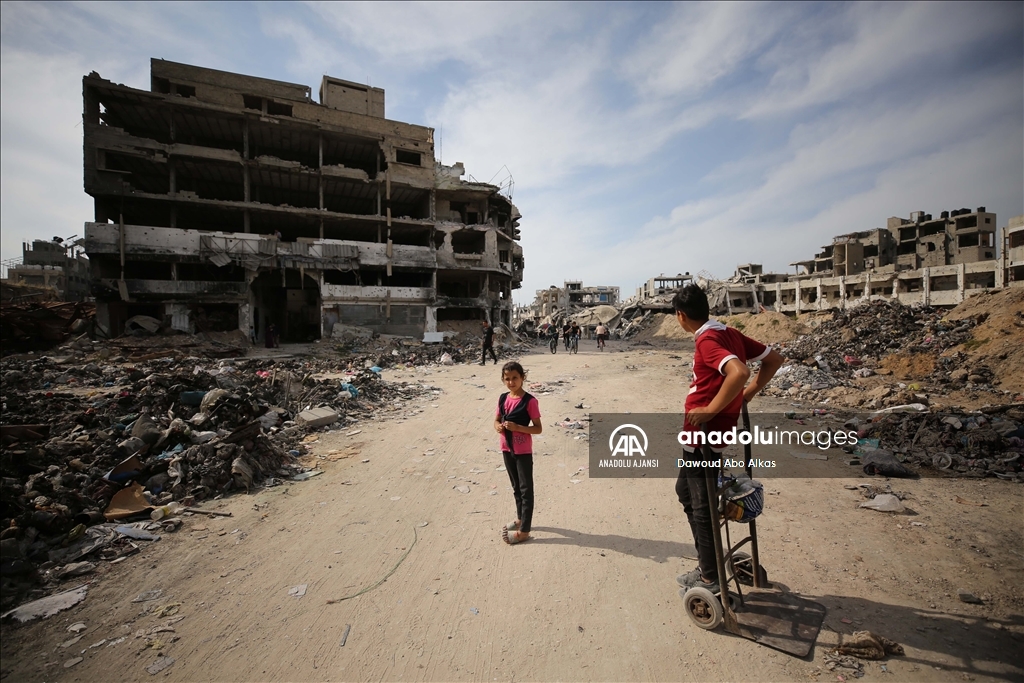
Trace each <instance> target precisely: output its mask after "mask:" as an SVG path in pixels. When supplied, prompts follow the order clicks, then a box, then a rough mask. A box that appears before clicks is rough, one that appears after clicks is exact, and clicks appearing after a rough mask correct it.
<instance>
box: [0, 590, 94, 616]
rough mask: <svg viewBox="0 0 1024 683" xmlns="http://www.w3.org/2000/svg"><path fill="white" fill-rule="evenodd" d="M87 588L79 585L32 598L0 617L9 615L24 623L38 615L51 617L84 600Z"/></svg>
mask: <svg viewBox="0 0 1024 683" xmlns="http://www.w3.org/2000/svg"><path fill="white" fill-rule="evenodd" d="M88 589H89V587H88V586H79V587H78V588H74V589H72V590H69V591H64V592H63V593H57V594H55V595H50V596H48V597H45V598H40V599H39V600H33V601H32V602H28V603H25V604H24V605H21V606H20V607H15V608H14V609H12V610H8V611H7V612H4V613H3V615H0V619H6V618H7V617H8V616H10V617H13V618H14V619H15V620H17V621H19V622H21V623H25V622H26V621H32V620H33V619H38V618H39V617H43V618H46V617H52V616H53V615H54V614H56V613H57V612H60V611H62V610H66V609H68V608H71V607H74V606H75V605H77V604H78V603H80V602H82V600H85V593H86V591H87V590H88Z"/></svg>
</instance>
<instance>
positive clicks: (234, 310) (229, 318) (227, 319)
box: [189, 304, 238, 332]
mask: <svg viewBox="0 0 1024 683" xmlns="http://www.w3.org/2000/svg"><path fill="white" fill-rule="evenodd" d="M189 322H191V323H192V324H193V325H195V327H196V332H232V331H234V330H237V329H238V304H192V305H190V306H189Z"/></svg>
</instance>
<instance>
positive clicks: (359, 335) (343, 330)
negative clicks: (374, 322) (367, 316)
mask: <svg viewBox="0 0 1024 683" xmlns="http://www.w3.org/2000/svg"><path fill="white" fill-rule="evenodd" d="M331 336H332V337H333V338H335V339H352V340H357V341H359V340H362V341H365V340H367V339H372V338H373V330H371V329H370V328H368V327H359V326H358V325H343V324H342V323H334V327H332V328H331Z"/></svg>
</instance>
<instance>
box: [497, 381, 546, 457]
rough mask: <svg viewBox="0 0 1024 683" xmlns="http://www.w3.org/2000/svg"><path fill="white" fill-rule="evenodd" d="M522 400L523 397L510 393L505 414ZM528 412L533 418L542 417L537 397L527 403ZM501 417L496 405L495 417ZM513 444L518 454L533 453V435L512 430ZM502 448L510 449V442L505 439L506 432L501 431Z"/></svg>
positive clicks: (506, 400)
mask: <svg viewBox="0 0 1024 683" xmlns="http://www.w3.org/2000/svg"><path fill="white" fill-rule="evenodd" d="M521 400H522V397H518V398H517V397H515V396H513V395H512V394H509V395H508V398H506V399H505V414H506V415H508V414H509V413H511V412H512V411H513V410H514V409H515V407H516V406H518V405H519V402H520V401H521ZM526 414H527V415H529V416H530V419H531V420H539V419H540V403H538V402H537V399H536V397H533V398H532V399H531V400H530V402H529V403H527V404H526ZM500 418H501V412H500V411H499V410H498V407H497V406H495V408H494V419H496V420H497V419H500ZM512 445H513V446H515V451H514V452H515V454H516V455H527V454H528V453H533V435H532V434H523V433H522V432H512ZM501 450H502V451H508V450H509V447H508V443H507V442H506V441H505V433H504V432H502V433H501Z"/></svg>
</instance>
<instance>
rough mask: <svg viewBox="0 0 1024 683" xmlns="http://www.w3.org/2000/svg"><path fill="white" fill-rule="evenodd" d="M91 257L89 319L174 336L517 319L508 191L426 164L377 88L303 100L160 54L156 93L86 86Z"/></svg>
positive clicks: (430, 327)
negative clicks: (144, 320) (146, 319)
mask: <svg viewBox="0 0 1024 683" xmlns="http://www.w3.org/2000/svg"><path fill="white" fill-rule="evenodd" d="M83 94H84V104H85V109H84V129H85V130H84V135H85V139H84V143H85V144H84V168H85V191H86V192H87V193H88V194H89V195H91V196H92V197H93V198H94V205H95V216H94V222H90V223H87V224H86V226H85V242H84V246H85V249H86V251H87V253H88V255H89V262H90V264H91V268H92V279H93V291H94V294H95V296H96V301H97V322H98V323H99V325H100V326H101V327H102V328H103V329H104V330H106V331H107V332H108V333H109V334H111V335H118V334H120V333H121V332H122V330H123V326H124V322H125V320H127V319H129V318H131V317H132V316H135V315H148V316H152V317H154V318H157V319H160V320H164V321H166V322H167V324H169V325H171V326H172V327H174V328H175V329H179V330H183V331H197V330H199V331H215V330H234V329H241V330H243V331H245V332H247V333H248V332H249V331H250V330H252V331H253V332H254V333H255V336H256V337H257V338H260V339H262V337H263V335H264V333H265V330H266V328H267V326H268V325H270V324H274V325H275V326H276V327H277V329H278V331H279V334H280V335H281V339H282V340H283V341H309V340H312V339H318V338H320V337H321V336H329V335H330V334H331V332H332V330H333V329H334V326H335V324H338V323H340V324H341V325H359V326H364V327H369V328H372V329H373V330H376V331H378V332H381V333H391V334H404V335H415V336H421V335H423V334H424V333H431V332H437V331H439V330H443V329H444V328H445V326H446V323H448V322H449V321H457V320H483V319H488V320H491V321H492V322H495V323H497V322H503V323H506V324H507V323H509V322H510V321H511V313H512V290H513V289H516V288H518V287H519V286H520V284H521V281H522V273H523V252H522V248H521V246H520V245H519V242H518V240H519V230H518V221H519V219H520V214H519V211H518V210H517V209H516V207H515V205H514V204H512V201H511V192H510V191H508V190H507V189H503V188H501V187H498V186H495V185H490V184H486V183H478V182H469V181H467V180H464V179H463V176H464V175H465V171H464V169H463V167H462V164H454V165H452V166H442V165H440V164H438V163H436V162H435V160H434V139H433V130H432V129H431V128H426V127H423V126H417V125H413V124H409V123H402V122H400V121H392V120H389V119H386V118H385V115H384V91H383V90H382V89H380V88H371V87H369V86H366V85H360V84H357V83H350V82H348V81H343V80H339V79H336V78H332V77H329V76H324V78H323V81H322V83H321V85H320V92H319V102H314V101H313V99H312V94H311V91H310V88H309V87H307V86H304V85H296V84H292V83H284V82H280V81H274V80H269V79H264V78H256V77H252V76H244V75H240V74H233V73H226V72H222V71H216V70H213V69H205V68H200V67H194V66H188V65H184V64H177V63H174V62H167V61H163V60H152V62H151V89H150V91H144V90H139V89H135V88H130V87H126V86H123V85H118V84H115V83H112V82H110V81H107V80H104V79H103V78H101V77H100V76H99V75H98V74H95V73H93V74H90V75H88V76H86V77H85V78H84V79H83Z"/></svg>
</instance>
